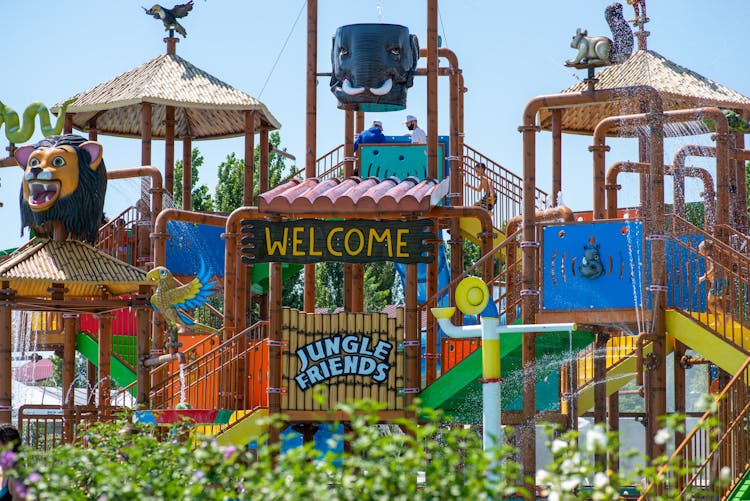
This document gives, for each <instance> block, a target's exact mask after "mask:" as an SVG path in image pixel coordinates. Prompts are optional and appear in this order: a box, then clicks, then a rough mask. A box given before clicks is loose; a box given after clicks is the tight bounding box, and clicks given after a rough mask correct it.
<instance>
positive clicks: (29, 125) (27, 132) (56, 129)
mask: <svg viewBox="0 0 750 501" xmlns="http://www.w3.org/2000/svg"><path fill="white" fill-rule="evenodd" d="M73 101H75V98H73V99H68V100H67V101H65V102H64V103H63V104H62V106H61V107H60V113H59V114H58V116H57V122H56V123H55V125H54V126H52V125H51V124H50V118H49V110H47V107H46V106H45V105H44V104H43V103H40V102H38V101H37V102H35V103H31V104H30V105H28V106H27V107H26V110H25V111H24V112H23V125H21V123H20V122H19V118H18V114H17V113H16V112H15V111H13V110H12V109H11V108H10V107H8V106H7V105H5V104H4V103H3V102H2V101H0V126H2V125H3V123H5V137H7V138H8V141H10V142H11V143H13V144H20V143H25V142H26V141H28V140H29V139H30V138H31V136H32V135H33V134H34V118H36V116H37V115H38V116H39V125H41V127H42V134H44V136H45V137H47V136H51V135H55V134H60V132H61V131H62V129H63V124H64V119H63V117H64V116H65V110H66V109H68V105H69V104H70V103H72V102H73Z"/></svg>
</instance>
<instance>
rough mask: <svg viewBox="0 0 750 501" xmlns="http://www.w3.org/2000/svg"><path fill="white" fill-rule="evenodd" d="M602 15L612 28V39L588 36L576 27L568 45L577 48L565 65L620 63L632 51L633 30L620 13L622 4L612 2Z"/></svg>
mask: <svg viewBox="0 0 750 501" xmlns="http://www.w3.org/2000/svg"><path fill="white" fill-rule="evenodd" d="M604 17H605V19H606V20H607V23H608V24H609V28H610V29H611V30H612V37H613V38H614V41H612V40H610V39H609V38H607V37H604V36H599V37H589V36H588V31H587V30H581V28H578V29H577V30H576V34H575V35H574V36H573V41H572V42H571V43H570V46H571V47H572V48H574V49H578V54H576V57H575V58H574V59H572V60H569V61H565V65H566V66H578V65H585V66H606V65H609V64H613V63H615V64H616V63H622V62H623V61H625V60H627V58H629V57H630V55H631V54H632V53H633V30H631V29H630V26H629V25H628V22H627V21H626V20H625V17H624V16H623V14H622V4H619V3H613V4H610V5H608V6H607V8H606V9H605V10H604Z"/></svg>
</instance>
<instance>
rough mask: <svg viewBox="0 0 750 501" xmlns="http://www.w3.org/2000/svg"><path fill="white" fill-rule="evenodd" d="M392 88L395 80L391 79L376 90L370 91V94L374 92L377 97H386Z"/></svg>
mask: <svg viewBox="0 0 750 501" xmlns="http://www.w3.org/2000/svg"><path fill="white" fill-rule="evenodd" d="M392 88H393V79H392V78H389V79H388V80H386V81H385V83H383V85H381V86H380V87H378V88H376V89H370V92H372V93H373V94H375V95H376V96H385V95H386V94H388V93H389V92H390V91H391V89H392Z"/></svg>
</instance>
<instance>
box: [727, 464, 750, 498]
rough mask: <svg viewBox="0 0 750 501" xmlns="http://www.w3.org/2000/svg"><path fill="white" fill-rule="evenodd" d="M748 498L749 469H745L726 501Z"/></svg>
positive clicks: (749, 492) (749, 491)
mask: <svg viewBox="0 0 750 501" xmlns="http://www.w3.org/2000/svg"><path fill="white" fill-rule="evenodd" d="M745 500H750V470H747V471H746V472H745V474H744V475H743V476H742V479H741V480H740V481H739V483H738V484H737V487H735V488H734V489H733V490H732V492H731V494H729V496H728V497H727V500H726V501H745Z"/></svg>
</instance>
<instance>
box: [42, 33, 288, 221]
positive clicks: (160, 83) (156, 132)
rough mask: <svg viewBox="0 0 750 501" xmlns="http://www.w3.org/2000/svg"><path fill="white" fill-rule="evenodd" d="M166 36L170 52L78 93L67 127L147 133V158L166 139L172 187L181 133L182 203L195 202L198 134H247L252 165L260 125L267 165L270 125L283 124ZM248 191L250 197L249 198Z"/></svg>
mask: <svg viewBox="0 0 750 501" xmlns="http://www.w3.org/2000/svg"><path fill="white" fill-rule="evenodd" d="M165 41H166V43H167V53H166V54H163V55H161V56H158V57H156V58H154V59H152V60H150V61H148V62H147V63H145V64H143V65H141V66H139V67H137V68H135V69H132V70H130V71H127V72H125V73H123V74H121V75H119V76H117V77H115V78H113V79H111V80H109V81H107V82H104V83H101V84H99V85H96V86H94V87H92V88H91V89H89V90H86V91H83V92H79V93H77V94H75V95H74V96H73V97H74V98H75V101H74V102H73V103H71V105H70V106H68V109H67V112H66V115H65V131H66V132H71V131H72V129H73V128H76V129H78V130H81V131H84V132H88V134H89V138H91V139H92V140H95V139H96V138H97V136H98V134H99V133H101V134H105V135H111V136H119V137H130V138H140V139H141V140H142V147H141V164H142V165H151V140H152V139H163V140H164V141H165V167H164V185H165V188H166V190H167V191H168V192H169V193H170V194H171V193H172V191H173V187H174V179H173V172H174V141H175V139H178V140H181V141H182V142H183V164H184V166H185V170H184V173H185V179H184V180H183V181H184V182H183V204H184V206H185V207H186V208H189V207H190V203H191V199H190V193H191V190H192V183H191V179H190V177H189V176H190V170H191V169H190V161H191V151H192V144H191V142H192V140H207V139H220V138H228V137H238V136H244V137H245V165H246V166H250V167H252V165H253V151H254V148H255V143H254V141H255V139H254V136H255V133H256V132H259V133H260V143H261V165H264V164H263V161H264V160H265V161H266V164H267V158H268V147H267V145H268V132H269V131H272V130H276V129H279V128H280V127H281V124H280V123H279V121H278V120H276V118H275V117H274V116H273V115H272V114H271V112H270V111H269V110H268V108H267V107H266V106H265V105H264V104H263V103H262V102H260V101H259V100H258V99H256V98H254V97H252V96H251V95H249V94H246V93H245V92H242V91H240V90H238V89H235V88H234V87H232V86H231V85H229V84H227V83H225V82H223V81H221V80H219V79H218V78H216V77H214V76H212V75H210V74H208V73H206V72H205V71H203V70H201V69H199V68H197V67H196V66H194V65H193V64H191V63H190V62H188V61H186V60H185V59H183V58H181V57H180V56H178V55H177V54H176V53H175V48H176V44H177V39H176V38H166V39H165ZM61 104H62V102H61V103H58V104H56V105H55V106H54V107H52V111H53V112H54V113H57V112H58V111H59V109H60V106H61ZM264 153H265V155H264ZM248 170H249V172H250V174H249V176H245V177H246V184H245V187H246V188H247V187H248V186H252V169H248ZM248 178H249V179H248ZM248 181H249V184H248ZM247 191H248V190H246V195H245V196H246V200H245V202H246V204H247V205H250V203H249V202H250V200H249V197H250V196H251V195H250V194H249V193H247ZM250 191H251V190H250Z"/></svg>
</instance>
